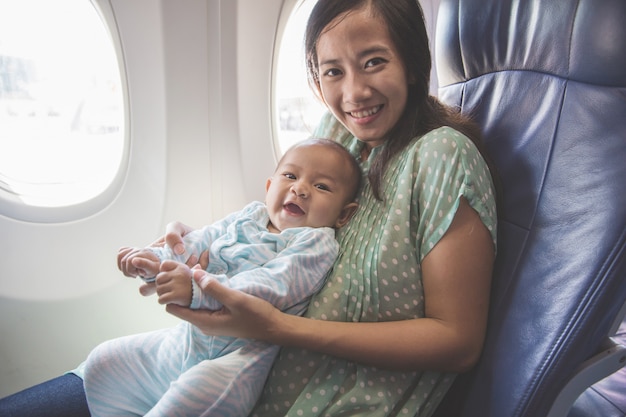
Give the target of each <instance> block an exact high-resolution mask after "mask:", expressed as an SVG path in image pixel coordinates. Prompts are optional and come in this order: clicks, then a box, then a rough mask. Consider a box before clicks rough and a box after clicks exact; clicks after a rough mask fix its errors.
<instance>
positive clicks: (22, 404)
mask: <svg viewBox="0 0 626 417" xmlns="http://www.w3.org/2000/svg"><path fill="white" fill-rule="evenodd" d="M0 416H1V417H90V414H89V408H88V407H87V399H86V398H85V389H84V388H83V380H82V379H81V378H79V377H78V376H76V375H74V374H65V375H62V376H60V377H57V378H54V379H51V380H50V381H46V382H43V383H41V384H39V385H35V386H34V387H31V388H27V389H25V390H24V391H20V392H18V393H15V394H13V395H10V396H8V397H6V398H2V399H0Z"/></svg>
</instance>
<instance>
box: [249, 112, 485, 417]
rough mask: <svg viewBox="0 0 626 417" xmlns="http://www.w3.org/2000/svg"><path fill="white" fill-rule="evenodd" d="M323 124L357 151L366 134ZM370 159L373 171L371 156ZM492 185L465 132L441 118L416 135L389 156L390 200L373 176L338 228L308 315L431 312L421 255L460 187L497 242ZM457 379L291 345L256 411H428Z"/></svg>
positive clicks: (349, 317)
mask: <svg viewBox="0 0 626 417" xmlns="http://www.w3.org/2000/svg"><path fill="white" fill-rule="evenodd" d="M325 127H326V130H325V131H324V130H323V131H322V135H318V136H326V137H333V138H335V139H336V140H339V141H340V142H342V143H343V144H344V145H345V146H346V147H347V148H348V149H350V151H351V152H352V153H353V154H355V155H358V154H359V152H360V149H361V145H362V144H361V143H360V142H358V141H357V140H355V139H354V138H352V137H350V136H349V135H348V134H345V133H344V132H342V131H338V130H337V129H340V128H338V127H337V126H336V124H330V125H327V126H325ZM337 138H339V139H337ZM376 151H377V149H374V151H373V152H372V153H371V155H370V159H369V160H370V161H371V160H372V158H373V157H375V154H376ZM363 168H364V170H365V171H367V169H368V162H365V163H364V164H363ZM492 189H493V187H492V184H491V176H490V175H489V172H488V170H487V167H486V164H485V162H484V161H483V159H482V157H481V156H480V154H479V153H478V151H477V150H476V148H475V147H474V145H473V144H472V143H471V141H469V139H467V138H466V137H465V136H463V135H462V134H460V133H458V132H457V131H455V130H453V129H451V128H447V127H442V128H439V129H436V130H434V131H432V132H430V133H428V134H427V135H425V136H424V137H422V138H419V139H415V140H414V141H413V142H412V143H411V145H410V146H409V147H408V149H407V150H406V152H403V153H402V154H401V155H398V156H397V157H395V158H394V159H393V160H392V161H391V162H390V164H389V166H388V169H387V172H386V173H385V177H384V184H383V192H384V200H383V201H379V200H376V199H375V198H374V196H373V195H372V191H371V189H370V186H369V184H365V186H364V188H363V190H362V192H361V197H360V199H359V204H360V206H359V210H358V211H357V214H356V215H355V217H354V218H353V219H352V220H351V221H350V223H349V224H348V225H347V226H345V227H344V228H342V229H341V230H340V231H339V233H338V234H337V239H338V240H339V243H340V246H341V248H342V250H341V253H340V255H339V258H338V259H337V262H336V263H335V266H334V269H333V271H332V273H331V274H330V277H329V279H328V281H327V283H326V285H325V286H324V288H323V289H322V290H321V291H320V292H319V293H318V294H317V295H316V296H315V297H314V298H313V301H312V302H311V304H310V306H309V310H308V312H307V316H309V317H312V318H316V319H319V320H333V321H390V320H403V319H409V318H416V317H423V316H424V294H423V288H422V278H421V269H420V262H421V260H422V259H423V258H424V257H425V256H426V255H427V254H428V252H429V251H430V250H431V249H432V248H433V247H434V246H435V245H436V244H437V242H438V241H439V239H441V237H442V236H443V234H444V233H445V231H446V230H447V229H448V227H449V226H450V223H451V222H452V218H453V217H454V214H455V212H456V209H457V208H458V204H459V199H460V197H461V196H464V197H465V198H466V199H467V200H468V201H469V202H470V205H471V206H472V207H473V208H474V209H475V210H476V211H477V212H478V213H479V214H480V217H481V219H482V220H483V222H484V223H485V225H486V226H487V227H488V228H489V230H490V231H491V233H492V236H493V239H494V243H495V234H496V214H495V201H494V195H493V190H492ZM453 379H454V375H450V374H444V373H436V372H398V371H387V370H383V369H378V368H375V367H371V366H364V365H361V364H356V363H353V362H350V361H346V360H342V359H337V358H334V357H330V356H327V355H323V354H320V353H316V352H311V351H308V350H305V349H290V348H283V349H282V350H281V353H280V356H279V357H278V359H277V360H276V362H275V364H274V367H273V369H272V372H271V374H270V377H269V379H268V381H267V383H266V387H265V390H264V393H263V396H262V398H261V399H260V401H259V403H258V404H257V407H256V408H255V411H254V413H253V415H254V416H259V417H260V416H307V417H311V416H320V417H323V416H339V415H367V416H372V417H375V416H381V417H383V416H385V417H386V416H404V415H407V416H415V415H417V416H429V415H430V414H431V413H432V412H433V411H434V409H435V408H436V406H437V404H438V403H439V401H440V399H441V398H442V396H443V395H444V394H445V392H446V391H447V389H448V388H449V386H450V384H451V383H452V381H453Z"/></svg>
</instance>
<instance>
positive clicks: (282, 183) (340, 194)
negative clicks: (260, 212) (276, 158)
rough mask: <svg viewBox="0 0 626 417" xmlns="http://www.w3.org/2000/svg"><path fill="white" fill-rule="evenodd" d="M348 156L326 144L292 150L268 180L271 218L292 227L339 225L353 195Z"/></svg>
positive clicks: (279, 226) (280, 225)
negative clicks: (346, 157) (339, 220)
mask: <svg viewBox="0 0 626 417" xmlns="http://www.w3.org/2000/svg"><path fill="white" fill-rule="evenodd" d="M349 172H350V170H349V169H348V161H346V159H345V156H343V155H341V154H340V153H338V152H337V151H335V150H332V149H329V148H328V147H325V146H322V145H308V146H302V147H297V148H294V149H291V150H290V151H289V152H288V153H287V154H286V155H285V156H284V157H283V159H282V161H281V163H280V165H279V166H278V168H277V169H276V172H275V173H274V175H273V176H272V177H271V178H270V179H268V180H267V187H266V189H267V195H266V200H265V203H266V205H267V208H268V211H269V215H270V221H271V223H272V225H273V226H274V227H275V228H276V229H278V230H284V229H287V228H290V227H302V226H308V227H323V226H326V227H339V226H340V225H339V224H337V222H338V219H339V218H340V217H341V215H342V213H343V210H344V207H345V206H346V205H347V204H348V203H349V202H350V197H351V196H352V193H353V190H352V183H353V181H351V178H349V177H347V176H348V175H350V174H349Z"/></svg>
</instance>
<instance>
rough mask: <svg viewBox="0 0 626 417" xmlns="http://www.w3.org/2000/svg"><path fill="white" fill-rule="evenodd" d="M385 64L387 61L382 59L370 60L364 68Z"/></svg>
mask: <svg viewBox="0 0 626 417" xmlns="http://www.w3.org/2000/svg"><path fill="white" fill-rule="evenodd" d="M385 62H387V61H386V60H384V59H383V58H372V59H370V60H368V61H367V62H366V63H365V68H368V67H375V66H377V65H380V64H384V63H385Z"/></svg>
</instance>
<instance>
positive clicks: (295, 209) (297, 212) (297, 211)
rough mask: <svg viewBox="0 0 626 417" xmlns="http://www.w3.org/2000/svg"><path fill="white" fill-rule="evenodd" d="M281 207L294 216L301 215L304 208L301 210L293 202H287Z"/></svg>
mask: <svg viewBox="0 0 626 417" xmlns="http://www.w3.org/2000/svg"><path fill="white" fill-rule="evenodd" d="M283 208H284V209H285V211H287V212H288V213H289V214H293V215H296V216H301V215H303V214H304V210H302V209H301V208H300V206H298V205H297V204H295V203H287V204H285V205H284V206H283Z"/></svg>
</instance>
